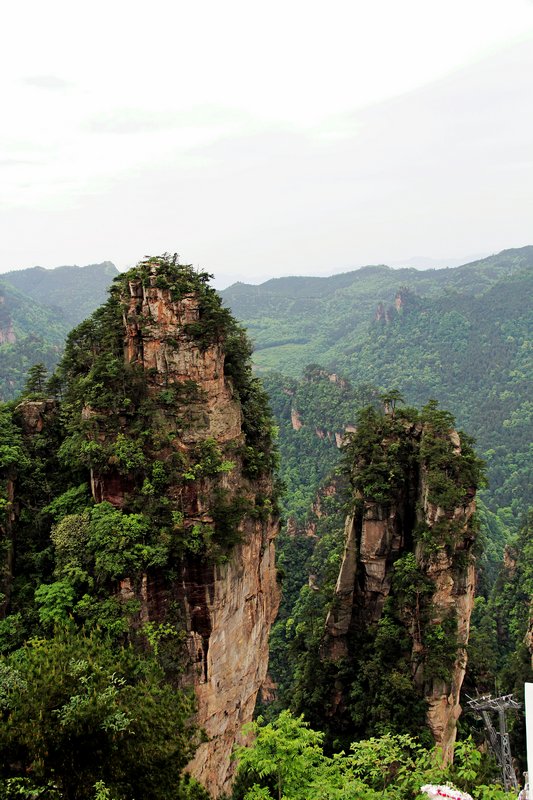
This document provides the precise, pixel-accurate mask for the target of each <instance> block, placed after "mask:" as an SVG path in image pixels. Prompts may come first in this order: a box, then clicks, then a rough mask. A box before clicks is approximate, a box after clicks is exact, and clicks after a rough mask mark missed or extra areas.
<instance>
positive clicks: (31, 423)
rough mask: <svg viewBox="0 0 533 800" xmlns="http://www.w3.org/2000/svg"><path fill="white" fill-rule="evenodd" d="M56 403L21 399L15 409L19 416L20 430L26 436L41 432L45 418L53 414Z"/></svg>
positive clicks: (47, 418)
mask: <svg viewBox="0 0 533 800" xmlns="http://www.w3.org/2000/svg"><path fill="white" fill-rule="evenodd" d="M56 410H57V403H56V401H55V400H53V399H49V400H23V402H22V403H19V404H18V406H17V407H16V409H15V412H16V413H17V414H18V415H19V416H20V420H21V423H22V430H23V431H24V434H25V435H26V436H33V435H35V434H36V433H41V431H42V430H43V428H44V426H45V424H46V422H47V420H49V419H50V417H51V416H53V415H54V414H55V412H56Z"/></svg>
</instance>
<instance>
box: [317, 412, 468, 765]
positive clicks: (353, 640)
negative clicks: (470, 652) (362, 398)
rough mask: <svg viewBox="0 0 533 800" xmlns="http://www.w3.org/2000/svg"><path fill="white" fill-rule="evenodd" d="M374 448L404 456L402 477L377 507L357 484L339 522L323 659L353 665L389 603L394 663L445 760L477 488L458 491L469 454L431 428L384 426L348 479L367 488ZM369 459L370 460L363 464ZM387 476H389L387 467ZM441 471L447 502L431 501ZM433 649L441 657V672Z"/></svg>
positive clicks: (459, 669) (336, 705)
mask: <svg viewBox="0 0 533 800" xmlns="http://www.w3.org/2000/svg"><path fill="white" fill-rule="evenodd" d="M390 416H391V415H389V419H390ZM391 431H392V432H391ZM376 446H377V447H379V448H381V451H382V452H383V453H387V452H389V453H390V452H391V449H392V450H394V451H395V452H398V451H400V450H401V449H402V448H403V452H404V467H403V471H402V472H401V475H400V476H399V477H397V478H396V480H394V481H391V482H392V483H393V485H392V486H390V484H389V487H388V490H389V494H388V496H387V497H386V499H385V498H383V499H381V500H378V499H376V497H375V496H372V490H371V489H370V488H368V489H366V490H365V488H364V480H360V481H359V482H358V481H357V478H356V489H355V494H354V511H353V512H352V513H350V514H349V515H348V517H347V519H346V527H345V549H344V556H343V560H342V564H341V567H340V571H339V576H338V580H337V584H336V588H335V595H334V600H333V603H332V607H331V610H330V612H329V614H328V616H327V620H326V631H325V637H324V641H323V646H322V660H323V662H325V663H331V662H333V663H341V662H342V661H343V660H344V661H345V662H346V661H348V662H349V661H350V660H353V659H356V658H357V648H358V642H360V641H362V637H364V635H365V634H364V633H363V632H365V631H366V632H368V631H372V630H373V631H374V635H376V633H375V632H376V631H377V630H378V627H379V624H380V620H382V618H383V615H384V613H385V611H384V609H385V608H387V614H388V615H389V616H390V614H391V611H390V608H391V606H390V602H393V603H394V608H395V612H394V614H395V622H396V623H397V624H398V626H399V627H398V631H399V633H398V657H400V654H401V655H402V657H404V658H405V663H406V664H408V665H409V666H408V670H409V674H410V679H411V682H412V687H413V690H414V691H415V693H416V694H418V695H419V696H420V697H421V698H423V699H424V700H425V703H426V723H427V725H428V727H429V729H430V730H431V733H432V735H433V738H434V740H435V742H436V744H437V745H438V746H439V747H440V748H441V749H442V752H443V755H444V758H445V759H446V761H451V760H452V758H453V746H454V742H455V736H456V723H457V719H458V717H459V715H460V713H461V706H460V702H459V696H460V691H461V686H462V683H463V678H464V674H465V668H466V658H467V657H466V646H467V644H468V637H469V627H470V616H471V612H472V608H473V603H474V592H475V575H476V573H475V558H474V556H473V555H472V545H473V542H474V539H475V531H476V527H475V523H474V516H473V515H474V512H475V487H474V486H470V485H466V484H468V481H469V478H470V476H469V475H468V469H467V468H466V467H465V471H464V473H462V472H461V469H462V468H461V464H463V465H466V462H467V461H468V460H469V458H470V453H463V451H462V445H461V439H460V437H459V435H458V434H457V432H456V431H454V430H453V429H450V428H448V429H446V425H445V426H444V427H442V426H441V427H440V429H439V430H438V432H437V433H436V432H435V430H434V429H433V428H432V425H431V422H424V421H417V422H415V423H413V422H411V421H397V422H396V423H395V422H392V423H391V424H390V425H389V426H388V430H387V432H386V435H385V436H384V438H383V439H382V440H381V442H379V441H378V440H376V441H374V442H373V448H374V449H372V448H370V449H369V450H368V451H367V454H366V455H365V454H364V453H362V451H361V449H359V450H358V451H357V459H358V460H357V462H356V463H355V464H354V465H353V470H354V472H355V474H356V476H358V475H365V476H366V479H367V480H368V474H369V470H370V469H372V458H375V453H376V450H375V447H376ZM370 452H373V453H374V456H368V453H370ZM383 463H384V462H380V464H379V466H380V468H381V467H382V466H383ZM365 470H366V472H365ZM387 471H388V472H389V474H390V475H393V474H394V463H393V461H392V460H390V461H389V462H388V464H387ZM441 471H442V473H445V474H447V475H448V476H450V475H452V476H453V479H450V480H449V485H447V492H448V494H447V496H446V497H445V498H444V494H443V493H442V491H441V496H440V497H439V489H438V486H440V488H441V489H442V485H443V484H442V483H439V481H441V479H442V474H441ZM376 474H377V473H376ZM372 479H373V480H375V477H374V475H372ZM372 485H375V484H372ZM368 486H369V487H370V486H371V484H368ZM436 487H437V488H436ZM442 498H444V499H442ZM440 499H442V504H439V500H440ZM400 564H402V565H404V566H403V570H404V574H407V568H409V570H410V573H409V585H408V586H407V585H406V582H404V585H400V583H399V580H398V570H397V569H396V567H395V565H398V566H399V565H400ZM387 603H389V605H388V606H386V604H387ZM391 619H392V617H391ZM401 631H403V633H404V634H407V641H408V642H409V645H408V651H407V652H401V651H402V647H403V650H405V649H406V648H407V645H406V644H405V643H404V644H403V645H401V644H400V640H401V639H402V636H403V634H401ZM437 635H438V636H437ZM438 637H440V638H438ZM404 641H405V640H404ZM436 647H441V648H442V657H441V663H440V664H439V663H438V658H439V656H438V654H437V656H436V655H435V648H436ZM436 660H437V664H436V665H435V661H436ZM347 691H348V687H346V686H345V687H342V681H337V682H336V684H335V690H334V691H333V694H332V712H331V713H332V714H333V715H335V714H339V713H342V709H343V707H344V705H345V703H346V692H347Z"/></svg>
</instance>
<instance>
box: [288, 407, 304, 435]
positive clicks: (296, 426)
mask: <svg viewBox="0 0 533 800" xmlns="http://www.w3.org/2000/svg"><path fill="white" fill-rule="evenodd" d="M291 425H292V428H293V430H295V431H299V430H301V429H302V428H303V422H302V419H301V417H300V414H299V412H298V411H296V409H295V408H291Z"/></svg>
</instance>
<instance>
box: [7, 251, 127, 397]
mask: <svg viewBox="0 0 533 800" xmlns="http://www.w3.org/2000/svg"><path fill="white" fill-rule="evenodd" d="M116 274H117V270H116V268H115V267H114V266H113V264H111V263H110V262H104V263H103V264H92V265H89V266H87V267H82V268H80V267H58V268H57V269H53V270H50V269H43V268H42V267H33V268H31V269H22V270H17V271H15V272H9V273H6V274H5V275H3V276H2V281H0V400H10V399H13V398H15V397H17V396H18V395H19V394H20V392H21V390H22V388H23V386H24V381H25V378H26V373H27V371H28V369H29V368H30V367H31V366H32V365H33V364H36V363H43V364H44V365H45V366H46V367H47V369H48V370H49V371H52V370H53V369H54V367H55V366H56V364H57V362H58V360H59V358H60V356H61V353H62V351H63V345H64V341H65V338H66V336H67V334H68V332H69V330H70V328H71V327H72V326H73V325H77V324H78V323H79V322H81V320H83V319H84V318H85V317H86V316H88V315H89V314H91V313H92V312H93V311H94V309H95V308H96V307H97V306H98V305H99V304H100V303H102V302H103V301H104V299H105V294H106V289H107V287H108V285H109V282H110V281H111V280H112V279H113V277H114V276H115V275H116Z"/></svg>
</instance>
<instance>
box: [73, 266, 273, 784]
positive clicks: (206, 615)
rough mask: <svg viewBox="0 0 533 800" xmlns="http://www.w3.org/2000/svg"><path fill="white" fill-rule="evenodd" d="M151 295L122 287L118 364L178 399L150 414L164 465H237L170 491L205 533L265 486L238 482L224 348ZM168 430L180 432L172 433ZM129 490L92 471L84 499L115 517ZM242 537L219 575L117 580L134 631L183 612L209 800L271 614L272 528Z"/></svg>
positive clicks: (160, 294)
mask: <svg viewBox="0 0 533 800" xmlns="http://www.w3.org/2000/svg"><path fill="white" fill-rule="evenodd" d="M152 283H153V285H151V286H149V287H145V286H143V285H142V283H141V281H140V280H133V281H131V282H130V283H129V296H128V297H127V298H126V308H125V311H124V330H125V337H124V354H125V359H126V360H127V361H128V362H129V363H132V364H135V365H137V366H139V367H141V368H142V369H143V370H144V374H145V376H146V381H147V385H148V392H149V393H150V394H151V395H153V396H154V397H157V395H158V393H159V392H160V391H161V390H163V389H168V388H169V387H170V388H175V389H177V390H178V391H177V394H176V398H177V399H176V404H175V405H174V406H173V407H172V408H169V410H168V419H167V418H166V416H165V414H167V412H165V411H164V410H160V411H158V412H157V413H158V414H160V416H161V418H160V419H158V425H159V427H160V428H161V429H163V430H168V432H169V433H170V434H173V436H172V435H171V437H170V441H168V443H167V444H165V446H164V447H165V448H166V449H165V450H162V451H161V455H160V457H161V459H162V460H163V461H165V459H166V458H167V457H169V455H170V454H172V452H175V451H178V452H179V453H180V454H182V455H185V456H186V455H187V453H188V452H190V451H191V450H192V449H193V448H194V447H195V446H196V445H198V444H199V443H201V442H202V441H203V440H205V439H207V438H211V439H214V440H215V441H216V443H217V445H218V446H219V447H220V450H221V452H222V453H223V454H224V457H225V458H228V459H229V460H231V462H232V463H233V464H234V467H233V469H231V471H230V472H228V473H222V474H220V475H218V476H216V479H215V478H213V477H205V478H199V479H197V480H195V481H191V482H190V483H188V482H182V483H181V484H180V485H176V486H171V487H170V488H169V489H168V490H167V496H168V498H169V499H170V501H171V502H172V503H173V504H174V507H175V508H177V509H180V511H181V512H182V513H183V515H184V527H185V529H190V528H191V527H192V526H193V525H195V524H197V523H201V524H205V525H211V524H212V523H213V516H212V511H211V507H212V501H213V497H214V492H215V490H222V491H223V492H225V495H226V498H227V499H228V500H231V499H232V498H235V497H237V496H238V497H240V498H243V499H246V500H248V502H249V503H250V506H251V507H253V503H254V499H255V496H256V494H261V495H263V496H266V497H268V496H269V495H270V493H271V490H272V485H271V481H270V479H269V478H268V477H263V478H261V480H258V481H256V482H253V483H252V482H251V481H250V480H249V479H248V478H246V477H245V476H244V475H243V472H242V458H241V456H240V455H239V449H240V447H241V446H242V444H243V443H244V434H243V431H242V412H241V406H240V403H239V401H238V399H237V398H236V397H235V396H234V393H233V387H232V384H231V381H230V380H229V379H228V378H226V377H225V374H224V358H225V355H224V346H223V342H222V341H221V342H216V341H215V343H212V344H210V345H208V346H205V347H202V346H200V344H199V342H198V340H197V339H195V337H194V335H193V333H191V331H190V330H188V329H187V327H186V326H188V325H194V323H197V322H198V320H199V303H198V299H197V297H196V296H195V295H193V294H191V295H186V296H184V297H182V298H181V299H180V300H178V301H175V300H173V299H172V297H171V294H170V291H169V290H168V289H163V288H159V287H157V286H155V281H153V282H152ZM191 382H193V383H191ZM180 387H181V388H180ZM181 390H183V392H184V394H183V397H182V395H181V394H180V391H181ZM189 390H190V391H189ZM188 391H189V393H188V394H187V392H188ZM84 416H85V418H86V419H89V420H90V418H91V409H89V408H86V409H85V411H84ZM176 418H179V419H180V420H181V422H180V425H179V426H178V427H177V426H176V423H175V420H176ZM133 488H134V487H133V483H131V482H130V481H129V479H128V477H127V476H124V475H120V474H119V473H118V472H114V471H113V469H112V468H111V469H110V468H109V467H106V469H105V470H104V471H102V472H101V473H100V474H97V473H96V472H95V471H93V474H92V491H93V496H94V498H95V499H96V500H97V501H98V502H101V501H103V500H107V501H108V502H110V503H112V504H113V505H115V506H116V507H119V508H120V507H122V505H123V504H124V501H125V498H126V496H127V494H128V493H129V492H130V491H131V490H132V489H133ZM239 531H240V533H241V542H240V543H239V544H237V545H236V546H234V547H233V549H232V550H231V552H230V554H229V556H228V560H227V562H225V563H220V564H218V565H216V564H214V563H212V562H210V561H208V560H199V559H198V558H196V557H194V556H193V555H192V554H191V555H188V556H185V557H184V558H183V559H182V561H181V562H180V563H179V564H176V570H177V572H178V573H179V574H180V576H181V577H180V579H179V581H178V580H175V581H174V582H173V583H170V582H169V580H168V579H167V578H166V577H165V576H162V575H159V574H156V573H154V574H151V573H148V574H145V575H143V576H142V581H141V584H140V585H133V582H132V581H131V580H129V579H127V578H126V579H124V580H122V581H121V583H120V587H118V595H119V597H121V598H122V599H123V600H124V601H127V600H129V599H132V598H133V597H136V598H137V599H138V600H139V601H140V604H141V611H140V617H139V621H138V624H142V623H145V622H148V621H156V622H159V621H164V620H165V618H166V614H167V612H168V610H169V608H170V607H171V604H175V603H176V602H177V603H178V604H179V606H180V608H181V615H182V618H183V624H184V626H185V629H186V633H187V642H186V648H185V650H186V652H187V653H188V664H187V666H186V673H185V675H184V683H185V684H186V685H189V686H190V685H193V686H194V688H195V692H196V696H197V700H198V711H197V715H196V718H197V722H198V725H199V726H200V727H201V728H202V729H204V730H205V733H206V734H207V737H208V741H207V742H206V743H204V744H202V745H200V747H199V748H198V750H197V752H196V755H195V757H194V759H193V761H192V762H191V763H190V764H189V767H188V770H189V771H190V772H191V774H192V775H194V777H195V778H197V779H198V780H199V781H200V782H201V783H203V784H204V785H205V786H206V787H207V788H208V789H209V791H210V793H211V795H212V796H213V797H218V795H219V794H221V793H224V792H228V791H229V789H230V786H231V779H232V774H233V773H232V771H233V762H232V761H231V758H230V757H231V752H232V749H233V746H234V744H235V742H236V741H238V739H239V736H240V731H241V728H242V726H243V725H244V724H245V723H246V722H249V721H251V719H252V715H253V710H254V706H255V702H256V697H257V694H258V692H259V690H260V688H261V686H262V684H263V683H264V681H265V677H266V673H267V666H268V637H269V633H270V627H271V624H272V622H273V620H274V617H275V615H276V613H277V608H278V605H279V588H278V584H277V580H276V568H275V562H274V538H275V536H276V534H277V532H278V521H277V518H275V517H273V516H272V515H268V516H267V517H266V519H264V520H260V519H257V518H253V517H251V516H248V517H244V519H243V521H242V522H241V524H240V526H239ZM138 583H139V581H137V584H138Z"/></svg>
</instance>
